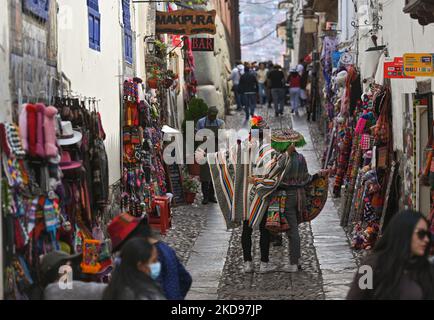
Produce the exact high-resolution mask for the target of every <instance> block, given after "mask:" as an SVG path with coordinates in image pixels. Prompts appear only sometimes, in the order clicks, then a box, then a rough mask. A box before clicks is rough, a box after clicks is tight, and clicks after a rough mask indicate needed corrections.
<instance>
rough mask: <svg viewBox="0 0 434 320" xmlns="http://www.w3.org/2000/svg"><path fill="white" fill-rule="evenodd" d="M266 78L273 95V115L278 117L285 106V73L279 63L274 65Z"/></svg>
mask: <svg viewBox="0 0 434 320" xmlns="http://www.w3.org/2000/svg"><path fill="white" fill-rule="evenodd" d="M267 78H268V80H269V86H270V89H271V95H272V97H273V103H274V111H275V115H276V117H278V116H279V115H282V114H283V109H284V106H285V74H284V73H283V71H282V69H281V67H280V66H279V65H274V66H273V70H272V71H270V72H269V73H268V76H267Z"/></svg>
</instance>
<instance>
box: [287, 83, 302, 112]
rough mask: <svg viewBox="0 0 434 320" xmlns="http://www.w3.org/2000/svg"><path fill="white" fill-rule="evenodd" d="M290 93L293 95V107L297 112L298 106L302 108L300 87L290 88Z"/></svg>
mask: <svg viewBox="0 0 434 320" xmlns="http://www.w3.org/2000/svg"><path fill="white" fill-rule="evenodd" d="M289 93H290V95H291V108H292V110H293V111H295V112H297V111H298V108H300V93H301V89H300V88H291V89H289Z"/></svg>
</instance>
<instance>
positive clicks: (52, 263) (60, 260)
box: [41, 251, 82, 274]
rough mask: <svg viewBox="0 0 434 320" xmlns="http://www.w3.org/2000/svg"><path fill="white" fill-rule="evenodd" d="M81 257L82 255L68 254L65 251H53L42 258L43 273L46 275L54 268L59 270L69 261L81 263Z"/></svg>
mask: <svg viewBox="0 0 434 320" xmlns="http://www.w3.org/2000/svg"><path fill="white" fill-rule="evenodd" d="M81 257H82V254H81V253H76V254H67V253H66V252H63V251H52V252H50V253H47V254H46V255H44V256H43V257H42V258H41V272H42V273H43V274H45V273H47V272H48V271H50V270H52V269H53V268H59V267H60V266H61V265H62V264H64V263H66V262H67V261H68V260H71V261H73V262H77V263H78V262H80V260H81Z"/></svg>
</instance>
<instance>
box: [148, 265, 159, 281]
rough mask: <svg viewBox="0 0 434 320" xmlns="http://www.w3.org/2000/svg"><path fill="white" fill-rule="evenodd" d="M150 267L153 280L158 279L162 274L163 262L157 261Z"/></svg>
mask: <svg viewBox="0 0 434 320" xmlns="http://www.w3.org/2000/svg"><path fill="white" fill-rule="evenodd" d="M149 268H150V269H151V274H150V277H151V278H152V279H153V280H157V278H158V277H159V276H160V273H161V263H160V262H155V263H152V264H150V265H149Z"/></svg>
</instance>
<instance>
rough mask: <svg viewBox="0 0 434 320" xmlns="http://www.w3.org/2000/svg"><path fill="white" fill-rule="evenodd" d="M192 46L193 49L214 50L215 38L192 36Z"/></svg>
mask: <svg viewBox="0 0 434 320" xmlns="http://www.w3.org/2000/svg"><path fill="white" fill-rule="evenodd" d="M191 47H192V50H193V51H214V39H213V38H192V39H191Z"/></svg>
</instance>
